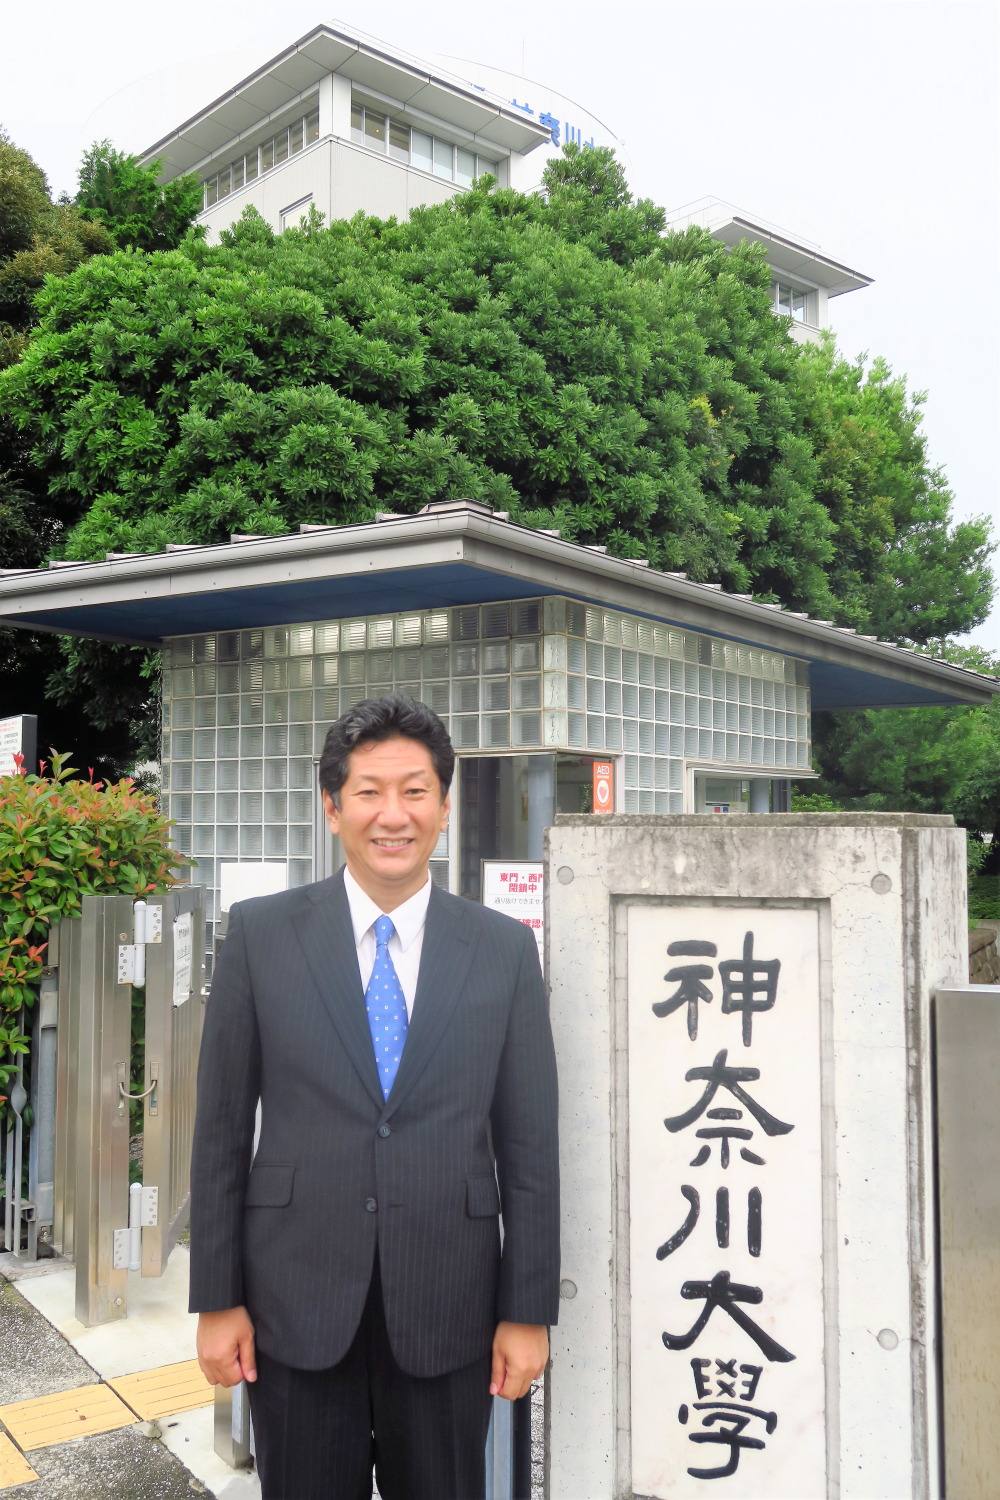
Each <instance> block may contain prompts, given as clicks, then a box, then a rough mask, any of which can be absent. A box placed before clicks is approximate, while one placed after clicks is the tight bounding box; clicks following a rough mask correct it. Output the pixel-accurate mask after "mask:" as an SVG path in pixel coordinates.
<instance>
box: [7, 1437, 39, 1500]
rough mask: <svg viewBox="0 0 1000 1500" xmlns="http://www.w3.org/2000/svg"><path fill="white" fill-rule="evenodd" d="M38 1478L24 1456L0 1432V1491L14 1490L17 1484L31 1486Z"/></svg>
mask: <svg viewBox="0 0 1000 1500" xmlns="http://www.w3.org/2000/svg"><path fill="white" fill-rule="evenodd" d="M37 1478H38V1475H37V1474H36V1473H35V1471H34V1469H33V1468H32V1467H31V1465H30V1464H29V1462H28V1460H27V1459H26V1458H25V1456H24V1454H23V1453H19V1452H18V1450H17V1449H16V1448H15V1447H14V1444H13V1443H12V1442H11V1440H10V1438H9V1437H5V1436H4V1434H3V1433H2V1432H0V1490H12V1489H13V1488H14V1486H15V1485H16V1484H29V1483H30V1482H31V1480H32V1479H37Z"/></svg>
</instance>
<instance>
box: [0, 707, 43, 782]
mask: <svg viewBox="0 0 1000 1500" xmlns="http://www.w3.org/2000/svg"><path fill="white" fill-rule="evenodd" d="M37 723H38V721H37V719H36V717H35V715H34V714H15V715H14V716H13V717H12V718H9V719H0V776H13V775H14V774H15V773H16V772H17V770H18V769H19V768H18V764H17V761H16V760H15V759H14V757H15V755H23V756H24V762H23V764H22V766H21V768H20V769H22V770H24V771H25V772H26V773H27V774H28V775H31V774H32V773H33V772H35V771H37V770H38V767H37V765H36V764H35V734H36V726H37Z"/></svg>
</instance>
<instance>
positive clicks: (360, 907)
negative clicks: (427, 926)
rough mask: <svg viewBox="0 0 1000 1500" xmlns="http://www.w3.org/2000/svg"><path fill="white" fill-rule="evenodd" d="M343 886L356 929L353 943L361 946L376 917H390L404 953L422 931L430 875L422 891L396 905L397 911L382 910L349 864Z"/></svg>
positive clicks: (353, 925) (352, 924)
mask: <svg viewBox="0 0 1000 1500" xmlns="http://www.w3.org/2000/svg"><path fill="white" fill-rule="evenodd" d="M344 889H345V890H346V892H347V902H348V905H349V907H350V909H351V926H352V927H353V928H354V945H355V947H358V946H359V945H360V943H361V939H362V938H363V937H364V936H365V934H366V933H367V932H368V931H369V930H370V929H371V927H372V926H373V925H374V923H375V921H376V919H377V918H378V917H381V916H388V917H389V918H390V919H391V921H392V925H393V927H395V929H396V936H397V937H398V938H399V946H400V949H401V950H402V951H403V952H404V953H405V952H406V950H407V948H408V947H409V946H410V944H411V943H412V942H413V940H414V938H415V937H417V935H418V934H419V933H420V931H421V929H422V928H423V925H424V923H425V921H426V920H427V907H428V904H429V902H430V899H431V877H430V874H428V876H427V883H426V884H425V885H422V886H421V888H420V890H419V891H417V892H416V893H415V894H414V895H412V896H410V897H409V898H408V899H407V900H406V901H404V902H403V903H402V905H400V906H397V907H396V908H395V910H394V911H390V912H383V911H382V908H381V907H380V906H379V905H378V904H377V902H375V901H373V900H372V898H371V897H370V896H369V895H368V893H367V892H366V891H363V890H362V889H361V887H360V886H359V885H358V882H357V881H356V880H355V878H354V876H353V875H352V874H351V872H350V870H348V869H347V868H346V867H345V869H344Z"/></svg>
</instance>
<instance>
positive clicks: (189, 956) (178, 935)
mask: <svg viewBox="0 0 1000 1500" xmlns="http://www.w3.org/2000/svg"><path fill="white" fill-rule="evenodd" d="M193 962H194V923H193V921H192V919H191V913H190V912H189V911H185V912H182V913H181V915H180V916H179V917H176V918H175V919H174V1004H175V1005H183V1004H184V1002H185V1000H186V999H187V998H188V996H189V995H190V994H191V968H192V964H193Z"/></svg>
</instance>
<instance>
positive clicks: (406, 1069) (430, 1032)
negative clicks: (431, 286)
mask: <svg viewBox="0 0 1000 1500" xmlns="http://www.w3.org/2000/svg"><path fill="white" fill-rule="evenodd" d="M473 946H474V945H473V944H472V942H471V941H470V938H469V933H468V930H467V924H466V923H465V921H464V920H463V911H462V904H461V903H460V902H452V901H449V900H447V899H446V898H445V897H443V896H442V894H441V892H440V891H439V890H438V888H437V887H436V886H432V887H431V899H430V904H429V905H428V908H427V920H426V922H425V924H424V942H423V947H422V948H421V951H420V974H419V977H418V979H417V993H416V995H415V997H414V1001H413V1019H412V1021H411V1022H410V1025H409V1027H408V1028H407V1032H406V1045H405V1047H404V1048H403V1056H402V1057H401V1059H400V1062H399V1071H398V1072H397V1074H396V1079H395V1082H394V1083H393V1086H392V1091H391V1092H390V1094H389V1098H388V1100H387V1101H386V1110H387V1112H391V1111H392V1110H394V1109H395V1108H396V1107H397V1105H398V1104H399V1103H400V1102H401V1101H402V1100H403V1099H405V1098H406V1095H407V1094H408V1093H409V1092H410V1090H411V1089H412V1088H413V1085H414V1084H415V1083H416V1081H417V1079H418V1078H419V1077H420V1074H421V1073H422V1072H423V1070H424V1068H425V1067H426V1066H427V1064H428V1062H429V1061H430V1059H431V1056H432V1054H433V1052H434V1049H435V1048H436V1047H437V1045H438V1043H439V1042H440V1040H441V1037H442V1036H443V1034H444V1031H445V1028H446V1026H447V1025H448V1022H449V1021H450V1020H451V1017H452V1015H453V1014H454V1011H455V1007H456V1006H457V1004H458V1002H459V1000H460V998H461V995H462V990H463V988H464V987H465V982H466V978H467V976H468V973H469V968H470V965H471V963H472V953H473ZM369 1047H370V1043H369Z"/></svg>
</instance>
